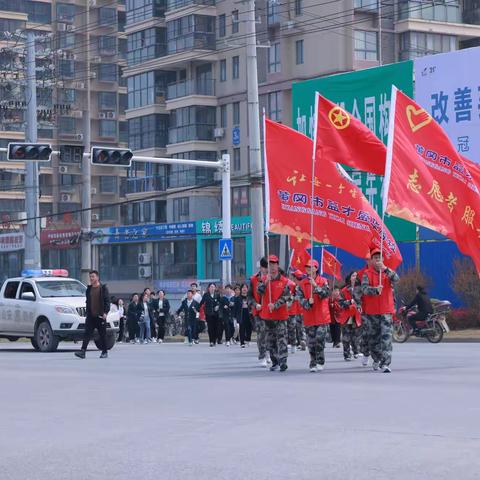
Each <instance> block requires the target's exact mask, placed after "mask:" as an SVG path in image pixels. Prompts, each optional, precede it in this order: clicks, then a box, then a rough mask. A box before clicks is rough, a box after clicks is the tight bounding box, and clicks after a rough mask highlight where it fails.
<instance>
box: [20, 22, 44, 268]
mask: <svg viewBox="0 0 480 480" xmlns="http://www.w3.org/2000/svg"><path fill="white" fill-rule="evenodd" d="M26 62H27V69H26V70H27V79H28V80H27V95H28V96H29V97H27V118H26V125H25V140H26V141H27V142H29V143H36V142H37V79H36V62H35V34H34V33H33V31H28V32H27V56H26ZM25 170H26V172H25V210H26V214H27V227H26V229H25V259H24V265H25V268H34V269H40V268H42V257H41V252H40V219H39V214H40V208H39V205H38V182H39V176H38V164H37V162H28V161H27V162H25Z"/></svg>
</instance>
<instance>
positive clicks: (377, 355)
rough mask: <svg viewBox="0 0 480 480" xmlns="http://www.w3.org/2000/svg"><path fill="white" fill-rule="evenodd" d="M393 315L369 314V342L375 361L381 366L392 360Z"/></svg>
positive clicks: (388, 363)
mask: <svg viewBox="0 0 480 480" xmlns="http://www.w3.org/2000/svg"><path fill="white" fill-rule="evenodd" d="M392 333H393V325H392V315H391V314H384V315H368V344H369V347H370V353H371V354H372V359H373V361H374V362H377V363H379V364H380V365H381V366H383V365H390V363H391V361H392Z"/></svg>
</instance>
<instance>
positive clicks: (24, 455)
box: [0, 343, 480, 480]
mask: <svg viewBox="0 0 480 480" xmlns="http://www.w3.org/2000/svg"><path fill="white" fill-rule="evenodd" d="M255 354H256V352H255V348H254V347H253V346H250V347H249V348H247V349H244V350H240V348H238V347H230V348H226V347H216V348H215V349H211V348H209V347H208V346H207V345H206V344H201V345H198V346H194V347H187V346H184V345H182V344H163V345H157V344H153V345H145V346H142V345H117V346H116V347H115V348H114V350H112V352H111V355H110V358H109V359H107V360H100V359H98V358H97V357H98V352H96V351H89V353H88V357H87V359H86V360H79V359H77V358H74V356H73V353H72V347H71V345H68V344H67V345H66V346H65V349H64V350H62V351H59V352H56V353H52V354H39V353H35V352H33V351H32V350H31V349H30V348H27V344H23V345H22V344H6V343H2V344H0V379H1V383H0V385H1V389H0V479H1V480H11V479H14V480H20V479H21V480H53V479H55V480H56V479H61V480H69V479H73V480H77V479H78V480H91V479H101V480H110V479H112V480H124V479H125V480H127V479H128V480H131V479H138V480H144V479H145V480H149V479H155V480H158V479H161V480H165V479H175V480H177V479H179V480H187V479H195V480H202V479H232V480H233V479H241V480H248V479H252V480H253V479H255V480H263V479H269V480H270V479H275V480H283V479H289V480H290V479H294V478H295V479H308V480H312V479H332V480H337V479H341V480H350V479H352V480H367V479H368V480H376V479H379V480H380V479H381V480H387V479H388V480H396V479H408V480H411V479H422V480H425V479H428V480H430V479H435V480H442V479H458V480H470V479H472V480H473V479H475V480H477V479H479V478H480V473H479V469H480V454H479V452H480V388H479V379H480V348H479V346H478V345H477V344H452V343H450V344H439V345H429V344H426V343H407V344H405V345H395V347H394V361H393V365H392V366H393V373H392V374H390V375H388V374H382V373H376V372H373V371H372V370H371V369H368V370H367V369H364V368H362V367H361V366H360V362H356V363H346V362H344V361H343V357H342V355H341V352H340V350H332V349H331V347H329V349H328V355H327V368H326V369H325V371H323V372H322V373H315V374H311V373H309V372H308V371H307V369H306V367H307V356H306V354H305V353H304V352H302V353H297V354H295V355H293V356H291V357H290V358H289V370H288V371H287V372H285V373H280V372H267V371H266V370H264V369H262V368H261V367H259V366H257V361H256V355H255Z"/></svg>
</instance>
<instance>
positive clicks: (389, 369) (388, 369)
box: [382, 365, 392, 373]
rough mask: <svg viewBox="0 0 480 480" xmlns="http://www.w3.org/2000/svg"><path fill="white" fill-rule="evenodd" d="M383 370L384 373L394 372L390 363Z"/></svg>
mask: <svg viewBox="0 0 480 480" xmlns="http://www.w3.org/2000/svg"><path fill="white" fill-rule="evenodd" d="M382 372H383V373H392V369H391V368H390V367H389V366H388V365H385V366H384V367H383V369H382Z"/></svg>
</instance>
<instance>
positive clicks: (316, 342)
mask: <svg viewBox="0 0 480 480" xmlns="http://www.w3.org/2000/svg"><path fill="white" fill-rule="evenodd" d="M305 331H306V333H307V345H308V352H309V353H310V367H314V366H315V365H324V364H325V340H326V337H327V332H328V325H312V326H308V327H305Z"/></svg>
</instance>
